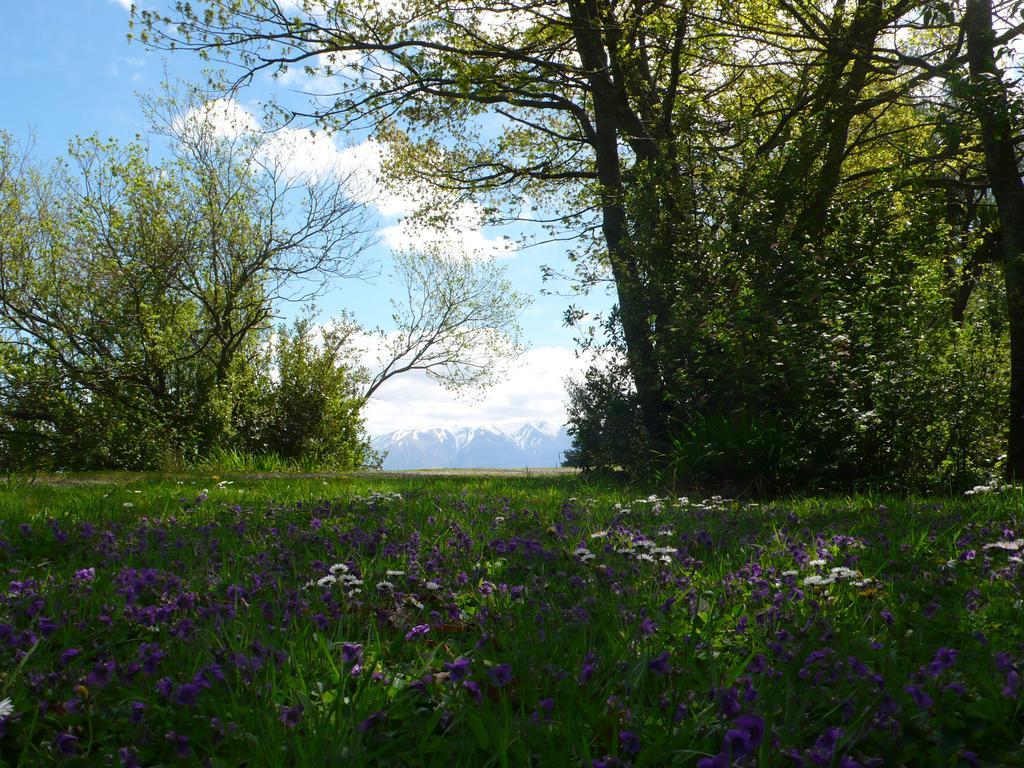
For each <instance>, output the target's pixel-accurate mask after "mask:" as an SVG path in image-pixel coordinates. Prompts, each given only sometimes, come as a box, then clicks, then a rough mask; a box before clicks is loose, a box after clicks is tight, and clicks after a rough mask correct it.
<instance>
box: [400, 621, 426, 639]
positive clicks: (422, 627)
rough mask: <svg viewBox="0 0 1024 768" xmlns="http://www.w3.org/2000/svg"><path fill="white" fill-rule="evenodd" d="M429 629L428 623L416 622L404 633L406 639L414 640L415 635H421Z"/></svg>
mask: <svg viewBox="0 0 1024 768" xmlns="http://www.w3.org/2000/svg"><path fill="white" fill-rule="evenodd" d="M429 631H430V625H429V624H417V625H416V626H415V627H413V628H412V629H410V630H409V631H408V632H406V633H405V639H406V640H415V639H416V638H417V637H422V636H423V635H425V634H427V632H429Z"/></svg>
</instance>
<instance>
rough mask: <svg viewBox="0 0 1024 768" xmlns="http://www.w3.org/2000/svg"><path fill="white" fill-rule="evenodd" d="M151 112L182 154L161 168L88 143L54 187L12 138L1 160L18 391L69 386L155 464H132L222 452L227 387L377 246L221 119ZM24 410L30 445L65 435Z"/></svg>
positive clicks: (62, 422) (324, 185) (62, 428)
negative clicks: (259, 346) (288, 319)
mask: <svg viewBox="0 0 1024 768" xmlns="http://www.w3.org/2000/svg"><path fill="white" fill-rule="evenodd" d="M152 106H154V107H159V108H161V109H162V110H163V111H159V110H157V109H154V110H152V112H151V114H152V115H153V116H154V119H155V120H156V121H157V126H158V127H159V128H160V129H161V130H162V131H163V132H164V133H165V134H166V135H168V136H170V137H171V138H172V139H173V140H174V141H173V145H172V150H173V151H172V156H171V157H170V158H169V159H167V160H165V161H163V162H161V163H159V164H153V163H151V162H150V161H149V159H148V157H147V152H146V150H145V148H144V147H143V146H141V145H140V144H131V145H124V146H123V145H120V144H118V143H116V142H101V141H99V140H98V139H95V138H92V139H86V140H80V141H78V142H77V143H75V144H74V145H73V147H72V150H71V152H70V154H69V159H68V161H66V162H64V163H61V164H60V165H58V166H57V167H56V168H55V169H54V170H53V171H52V172H51V173H49V174H44V173H42V172H40V171H35V170H32V169H30V168H27V167H24V166H19V159H18V158H17V157H16V156H15V153H14V152H13V151H12V149H11V148H12V146H13V140H12V139H11V138H10V137H7V136H5V137H4V142H3V151H2V152H0V160H2V161H3V169H2V170H0V178H3V179H4V180H5V181H4V183H3V185H2V186H0V192H2V194H3V196H4V197H3V200H2V201H0V203H2V207H3V209H4V210H5V211H6V212H7V215H5V222H4V229H5V236H4V238H3V253H2V258H0V323H2V325H3V327H4V333H5V338H6V340H7V341H8V343H9V344H10V347H9V349H11V350H13V351H12V352H11V353H10V354H8V355H7V359H8V366H7V369H6V371H5V373H6V374H7V375H8V376H15V375H16V376H17V377H20V378H18V381H17V382H16V383H17V386H16V387H12V388H11V390H10V391H11V392H15V391H21V392H25V393H28V392H31V391H33V389H36V388H38V387H37V385H36V384H33V383H32V382H33V381H48V380H50V379H52V376H49V375H44V374H47V372H48V371H50V370H54V371H58V372H59V376H58V379H59V381H60V390H59V391H61V392H63V393H64V394H65V395H66V396H67V397H68V398H70V399H71V401H72V402H77V403H79V404H83V403H87V404H90V408H91V409H92V412H97V413H98V412H99V411H101V410H105V411H106V412H108V413H110V414H117V419H118V420H119V421H123V422H125V423H126V424H127V425H129V430H131V429H134V434H135V435H137V436H140V438H141V436H142V435H146V436H147V438H146V439H145V440H143V441H142V442H143V443H144V444H145V446H144V448H143V447H140V449H139V450H144V452H146V455H142V454H139V453H138V452H136V454H135V455H133V456H126V457H124V459H123V462H126V463H128V464H134V465H151V464H153V463H155V462H159V461H160V460H161V459H160V458H159V457H158V455H159V454H166V455H167V456H171V457H176V459H177V460H180V459H181V458H182V456H186V457H188V456H194V455H195V454H197V453H198V454H205V453H207V452H208V451H209V450H210V449H211V448H212V447H213V446H214V445H215V444H217V442H218V440H220V439H221V437H222V436H223V433H224V430H225V429H227V428H228V422H229V414H230V412H231V402H230V401H231V391H230V389H231V379H232V377H233V376H235V375H237V370H238V368H239V367H240V366H241V367H244V365H245V363H246V360H245V358H246V356H251V355H252V354H253V353H254V347H255V345H256V343H257V340H258V338H259V334H260V332H261V331H262V330H264V329H265V328H267V327H268V326H269V323H270V321H271V319H272V318H273V317H274V313H275V312H276V311H277V310H278V309H279V308H280V303H281V302H282V301H289V300H291V301H295V300H305V299H308V298H309V297H311V296H315V295H317V294H318V293H319V292H320V291H322V289H323V287H324V286H325V285H326V284H327V282H328V281H329V280H332V279H336V278H338V277H341V276H348V275H352V274H355V273H356V271H357V269H358V259H359V255H360V253H361V251H362V249H363V248H364V247H365V245H366V244H367V243H368V239H367V232H366V227H365V218H364V209H363V207H362V205H361V204H359V203H357V202H355V201H353V200H352V199H351V198H350V197H349V196H348V195H347V193H346V187H345V179H344V178H343V177H341V176H340V175H339V174H338V173H337V172H331V171H330V169H324V170H323V171H322V172H321V173H320V174H319V175H318V176H317V177H315V178H312V177H309V176H301V175H299V174H296V173H295V172H293V171H292V170H291V169H290V168H289V158H288V156H287V155H286V154H284V153H282V152H280V151H275V147H274V146H272V145H271V144H270V142H269V141H268V139H267V137H266V136H262V135H260V134H257V133H255V132H253V131H251V130H244V131H243V130H236V129H235V127H234V126H230V125H225V124H224V123H223V122H221V123H217V121H216V120H214V119H212V118H213V117H214V116H215V112H214V110H215V109H216V107H217V105H216V104H207V103H203V102H199V101H197V100H194V99H193V100H191V101H181V100H178V99H175V98H173V94H172V95H165V97H164V98H163V99H162V100H160V101H159V102H154V103H153V105H152ZM161 118H162V120H163V121H162V122H159V120H160V119H161ZM19 402H20V406H19V408H20V410H18V413H19V414H20V418H23V419H35V420H36V421H37V422H38V424H39V429H37V430H35V431H36V432H37V433H39V434H53V433H56V434H60V433H62V432H63V433H64V434H65V435H66V434H67V429H68V423H67V420H66V419H58V418H57V416H56V415H54V414H53V413H49V414H47V413H43V412H41V411H40V410H39V409H35V410H34V411H33V412H32V413H30V412H29V410H26V407H27V405H28V400H27V399H26V398H21V399H20V401H19ZM8 413H11V412H10V411H8ZM58 422H59V423H58ZM132 424H134V428H133V427H132V426H131V425H132ZM144 427H145V428H144ZM154 436H155V438H156V439H154ZM160 442H163V443H165V444H164V446H163V447H162V448H158V447H157V443H160ZM172 460H174V459H172ZM95 461H96V463H98V464H103V463H105V462H107V463H109V462H108V461H107V459H104V458H103V454H102V452H101V453H100V454H96V458H95ZM121 462H122V460H118V462H117V463H121Z"/></svg>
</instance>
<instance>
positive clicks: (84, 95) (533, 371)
mask: <svg viewBox="0 0 1024 768" xmlns="http://www.w3.org/2000/svg"><path fill="white" fill-rule="evenodd" d="M155 4H156V3H154V5H155ZM129 5H130V2H122V1H121V0H51V2H45V3H35V2H22V1H21V0H9V1H8V2H4V3H2V4H0V45H2V46H3V50H4V51H5V58H6V61H5V66H4V67H3V68H2V69H0V87H2V92H3V94H4V99H3V106H2V107H0V128H2V129H4V130H7V131H10V132H11V133H13V134H14V135H15V136H17V137H19V138H23V139H24V138H27V137H29V136H30V135H31V136H33V138H34V154H35V157H36V159H37V160H39V161H45V160H49V159H52V158H54V157H56V156H58V155H60V154H62V153H63V152H64V151H65V149H66V147H67V143H68V141H69V140H70V139H72V138H73V137H75V136H85V135H90V134H93V133H95V134H98V135H100V136H101V137H104V138H108V137H110V138H117V139H122V140H130V139H132V138H133V137H135V136H136V135H137V134H140V133H145V129H146V124H145V119H144V117H143V115H142V111H141V109H140V108H139V105H138V101H137V98H136V94H137V93H138V92H152V91H154V90H156V89H157V88H158V87H159V84H160V82H161V80H162V79H163V76H164V69H165V68H166V69H167V72H168V74H169V75H170V77H171V78H172V79H177V78H181V79H184V80H190V81H193V82H199V81H201V80H202V72H201V67H200V64H199V62H198V61H197V60H196V59H195V58H194V57H192V56H191V55H189V54H185V53H179V54H175V55H168V54H166V53H150V52H147V51H146V50H145V49H144V48H143V47H142V46H141V45H139V44H138V43H132V44H129V43H128V40H127V33H128V20H129V12H128V6H129ZM282 87H284V86H283V85H282V84H281V83H272V82H270V81H263V82H261V83H257V85H256V86H255V87H253V88H251V89H250V90H248V91H246V92H244V93H243V94H241V95H240V99H241V103H240V106H241V107H242V108H243V109H249V110H253V111H254V112H255V111H256V106H257V104H258V101H259V99H260V98H261V97H264V96H266V95H269V94H270V93H271V89H273V88H282ZM365 139H366V137H365V136H350V137H337V138H336V139H335V140H334V141H335V144H334V145H333V146H331V147H329V151H334V152H338V153H344V154H345V156H346V157H347V158H348V161H349V162H350V163H352V162H355V163H357V164H358V163H361V162H364V160H366V158H369V160H372V156H371V155H372V153H367V152H366V151H365V149H366V148H367V147H368V146H369V145H366V144H363V143H362V142H364V141H365ZM317 146H319V147H321V148H322V147H323V142H319V143H318V144H317ZM346 146H348V149H346ZM367 162H368V160H367ZM374 202H377V206H375V207H374V208H373V210H374V212H375V213H376V214H377V219H376V220H377V223H378V224H379V230H378V235H379V238H380V242H379V243H378V245H377V246H375V247H374V249H373V250H372V252H371V253H370V254H368V255H369V257H370V258H372V259H374V260H375V261H377V262H378V263H379V264H380V265H381V268H382V273H383V274H386V273H387V264H388V254H389V252H390V251H389V245H391V244H398V245H401V244H402V243H404V242H408V241H409V240H410V239H412V238H411V237H410V235H409V234H408V233H407V232H405V231H404V230H403V229H402V224H401V219H402V214H403V211H402V210H401V208H402V206H401V204H396V203H395V201H394V200H384V199H381V200H374ZM501 234H503V233H501V232H498V231H495V230H484V231H480V230H479V229H478V228H476V227H475V226H469V225H467V228H466V231H465V232H463V233H462V234H461V235H460V236H459V237H460V239H463V240H465V241H466V242H467V243H468V244H469V245H471V246H482V247H485V248H486V247H489V246H490V244H491V243H492V242H493V243H497V242H499V241H498V238H499V236H500V235H501ZM504 234H507V235H509V236H510V237H513V238H514V237H516V236H517V235H518V234H519V233H518V232H516V231H514V230H509V231H507V232H505V233H504ZM564 250H565V249H564V246H561V245H555V244H552V245H546V246H538V247H534V248H529V249H524V250H519V251H515V250H513V251H512V252H510V253H508V254H505V255H503V257H502V263H503V264H505V265H506V267H507V269H508V274H509V277H510V279H511V280H512V282H513V284H514V286H515V287H516V289H517V290H519V291H520V292H522V293H525V294H528V295H531V296H532V297H533V300H534V301H533V304H532V305H531V306H530V307H529V308H528V309H527V310H526V311H525V313H524V315H523V317H522V326H523V331H524V335H525V342H526V344H527V346H528V347H529V349H528V351H527V352H526V354H525V355H524V356H523V357H521V358H520V359H519V360H517V361H515V362H514V363H512V364H511V365H509V366H507V375H506V378H505V380H504V382H503V383H501V384H499V385H497V386H496V387H494V388H493V389H490V390H487V391H485V392H478V393H470V394H468V395H466V396H463V397H455V396H452V395H451V394H449V393H447V392H445V391H443V390H441V389H440V388H439V387H437V386H436V385H434V384H432V383H431V382H429V381H428V380H427V379H426V378H425V377H422V376H417V375H410V376H408V377H406V378H404V379H397V378H396V379H395V380H393V381H392V382H390V383H389V384H388V385H385V387H383V388H382V389H381V390H380V392H379V395H378V396H375V398H374V401H373V402H371V403H370V405H369V407H368V411H367V421H368V428H369V430H370V431H371V433H374V434H378V433H382V432H387V431H390V430H392V429H398V428H401V427H434V426H461V425H475V424H483V423H492V424H501V425H509V424H513V423H517V422H521V421H527V420H548V421H555V422H558V423H560V422H561V420H562V418H563V416H562V414H563V402H564V389H563V385H562V379H563V378H564V377H565V376H566V375H570V374H573V373H576V372H578V371H579V370H580V368H581V363H580V362H579V361H578V360H576V359H575V356H574V353H573V344H572V332H571V330H569V329H566V328H564V327H563V326H562V322H561V318H562V312H563V311H564V309H565V307H566V305H567V304H568V300H567V299H565V298H561V297H557V296H543V295H541V294H540V291H541V288H542V282H541V272H540V268H541V265H542V264H547V265H551V266H553V267H555V268H558V269H564V270H565V271H568V262H567V260H566V258H565V253H564ZM549 287H552V286H549ZM389 296H390V293H389V287H388V285H387V283H386V280H385V279H381V280H379V281H376V282H375V284H374V286H372V287H368V286H366V285H365V284H361V283H349V284H341V285H339V286H337V288H336V289H334V290H332V291H331V292H330V293H329V294H328V295H326V296H325V297H324V298H323V299H322V300H321V301H320V302H319V304H318V310H319V311H320V315H321V319H322V320H323V321H327V320H328V319H329V318H330V316H331V315H333V314H335V313H337V312H338V311H339V310H341V309H348V310H350V311H351V312H353V313H354V315H355V317H356V318H357V319H358V320H359V321H360V322H361V323H363V324H364V325H366V326H368V327H369V326H376V325H383V326H386V324H387V321H388V318H389V304H388V299H389ZM577 303H580V302H577ZM606 303H607V300H605V299H601V298H598V297H595V298H593V299H591V300H589V301H588V302H586V303H585V305H589V306H590V307H592V308H595V309H597V308H600V307H601V306H602V305H604V304H606Z"/></svg>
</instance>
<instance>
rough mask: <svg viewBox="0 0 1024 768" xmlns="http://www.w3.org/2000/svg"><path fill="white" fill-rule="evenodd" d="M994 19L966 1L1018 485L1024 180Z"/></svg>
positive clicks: (1023, 418) (1023, 473)
mask: <svg viewBox="0 0 1024 768" xmlns="http://www.w3.org/2000/svg"><path fill="white" fill-rule="evenodd" d="M1018 7H1019V5H1018ZM992 17H993V12H992V1H991V0H967V3H966V7H965V11H964V17H963V19H964V32H965V36H966V41H967V54H968V62H969V68H970V85H971V93H970V103H971V107H972V109H973V111H974V114H975V115H976V117H977V119H978V122H979V123H980V124H981V143H982V146H983V148H984V154H985V166H986V168H987V170H988V178H989V183H990V184H991V187H992V196H993V197H994V198H995V201H996V207H997V210H998V212H999V236H998V250H999V253H1000V256H1001V261H1002V266H1003V278H1004V281H1005V284H1006V300H1007V307H1008V310H1009V311H1008V314H1009V321H1010V322H1009V326H1010V401H1009V411H1010V413H1009V417H1010V418H1009V421H1010V435H1009V451H1008V456H1007V471H1008V472H1009V474H1010V476H1011V477H1013V478H1016V479H1021V478H1024V180H1022V178H1021V167H1022V166H1021V161H1022V157H1021V155H1020V153H1019V151H1018V148H1017V144H1018V141H1019V139H1018V134H1017V126H1016V125H1015V120H1014V117H1015V115H1014V111H1013V108H1012V106H1011V98H1010V94H1009V90H1010V88H1009V86H1008V85H1007V83H1006V81H1005V80H1004V78H1003V74H1002V72H1000V70H999V67H998V65H997V55H996V50H995V49H996V33H995V30H994V28H993V20H992Z"/></svg>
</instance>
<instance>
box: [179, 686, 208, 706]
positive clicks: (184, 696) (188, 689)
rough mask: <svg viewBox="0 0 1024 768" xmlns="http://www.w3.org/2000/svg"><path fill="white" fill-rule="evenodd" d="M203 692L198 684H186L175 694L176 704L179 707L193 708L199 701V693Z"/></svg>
mask: <svg viewBox="0 0 1024 768" xmlns="http://www.w3.org/2000/svg"><path fill="white" fill-rule="evenodd" d="M200 691H202V688H200V687H199V686H198V685H197V684H196V683H185V684H184V685H181V686H179V687H178V690H176V691H175V692H174V703H175V704H177V705H178V706H179V707H193V706H195V703H196V701H198V700H199V693H200Z"/></svg>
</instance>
